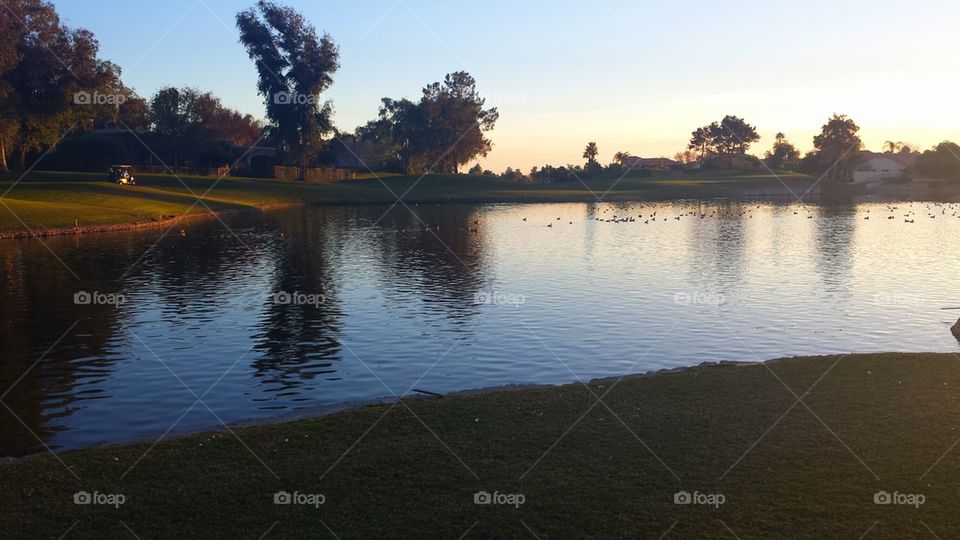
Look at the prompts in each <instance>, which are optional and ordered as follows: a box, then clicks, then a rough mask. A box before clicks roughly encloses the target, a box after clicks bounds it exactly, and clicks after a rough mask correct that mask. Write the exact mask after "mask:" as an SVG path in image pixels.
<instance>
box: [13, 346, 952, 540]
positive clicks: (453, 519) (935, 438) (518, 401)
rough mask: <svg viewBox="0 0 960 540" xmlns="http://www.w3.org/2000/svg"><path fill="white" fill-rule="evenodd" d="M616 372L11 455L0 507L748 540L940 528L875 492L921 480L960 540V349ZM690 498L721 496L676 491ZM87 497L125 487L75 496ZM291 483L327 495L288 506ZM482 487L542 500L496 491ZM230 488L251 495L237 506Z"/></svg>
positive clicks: (264, 525) (943, 525) (344, 531)
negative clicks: (958, 415) (959, 362)
mask: <svg viewBox="0 0 960 540" xmlns="http://www.w3.org/2000/svg"><path fill="white" fill-rule="evenodd" d="M617 379H618V377H614V378H613V379H610V378H606V379H593V380H592V381H591V382H589V383H584V384H579V383H578V384H567V385H562V386H551V387H542V386H534V387H527V388H523V387H504V388H499V389H497V390H494V391H491V390H489V389H488V390H485V391H466V392H458V393H451V394H448V395H446V396H445V397H444V398H435V399H404V400H403V402H402V405H398V406H390V405H387V404H380V405H374V406H368V407H361V408H357V409H353V410H349V411H345V412H341V413H339V414H331V415H328V416H326V417H321V418H310V419H305V420H299V421H292V422H285V423H271V424H262V425H257V426H251V427H246V428H242V429H237V430H236V431H235V432H233V430H230V429H227V428H225V429H223V430H220V431H208V432H205V433H203V434H199V435H195V436H192V437H182V438H176V439H169V440H168V439H164V440H162V441H157V442H156V443H154V444H151V442H149V441H147V442H141V443H137V444H130V445H119V446H109V447H101V448H87V449H79V450H76V451H67V452H62V453H59V454H57V455H55V456H51V455H46V454H40V455H37V457H35V458H30V459H27V460H21V461H20V462H18V463H17V465H18V466H15V467H0V478H2V479H3V481H4V485H5V487H6V488H7V489H5V490H4V491H3V492H2V493H0V506H2V507H3V508H4V516H5V518H7V521H8V522H9V523H11V524H13V526H14V527H15V529H14V530H17V531H18V533H19V534H20V536H30V537H51V536H52V537H60V536H63V533H64V531H68V530H69V531H70V532H71V534H72V535H73V536H77V537H94V536H96V537H104V536H108V537H118V538H120V537H123V535H128V534H129V533H128V530H132V531H136V533H137V534H138V535H142V537H144V538H147V537H163V538H165V537H181V536H190V537H206V536H217V537H242V536H245V535H249V533H250V531H256V532H257V533H258V534H260V533H261V532H262V531H268V530H271V529H273V528H274V527H277V529H276V532H277V533H278V535H279V536H284V537H298V538H299V537H308V536H309V537H319V536H320V535H323V534H330V531H335V534H336V535H337V536H338V537H343V538H348V537H349V538H383V537H397V538H407V537H418V536H423V535H424V534H427V535H429V536H431V537H432V536H436V537H452V538H457V537H460V536H463V533H464V531H465V530H472V531H474V532H475V534H476V536H478V537H483V538H519V537H523V535H524V533H525V532H526V533H527V534H529V529H532V530H535V531H536V532H537V534H538V536H539V537H543V538H548V537H549V538H568V537H577V536H590V537H596V538H614V537H616V538H619V537H631V538H634V537H654V536H656V535H662V534H663V531H668V530H672V531H675V532H676V534H675V536H678V537H683V538H717V537H719V536H720V533H719V532H718V531H720V530H721V529H722V526H721V527H719V528H718V520H723V521H724V522H725V523H727V524H729V527H731V528H732V530H734V531H736V535H737V536H738V537H740V538H764V537H769V536H770V531H777V534H778V535H779V536H785V537H791V538H814V537H823V535H824V533H823V531H829V532H830V533H831V535H832V536H835V537H838V538H839V537H850V538H858V537H861V536H863V534H864V531H869V530H870V529H872V528H874V527H877V528H878V530H879V531H881V533H880V536H883V537H885V538H886V537H889V538H913V537H920V536H922V530H926V529H924V527H923V525H920V524H918V523H917V522H916V519H915V518H914V517H912V516H915V515H916V514H913V512H915V510H914V508H904V509H903V512H910V513H911V517H907V515H906V514H904V517H903V518H902V519H901V518H899V517H896V518H894V517H891V516H895V515H899V514H891V513H890V512H891V510H892V509H891V508H890V507H888V506H880V507H878V506H877V504H878V503H876V494H877V493H880V492H882V491H886V492H891V493H892V492H894V491H898V492H900V493H917V494H923V496H924V504H923V508H922V518H923V521H924V525H926V526H927V528H928V529H930V530H935V531H937V533H938V534H940V535H941V536H942V537H943V538H948V537H956V536H960V523H957V521H956V519H955V513H956V504H955V501H956V495H955V493H954V492H955V486H956V485H957V483H958V482H960V467H958V466H957V464H958V460H960V456H958V455H957V454H956V453H955V452H953V453H951V452H950V450H951V449H953V447H954V446H956V437H957V435H956V426H955V425H954V424H955V420H956V419H955V418H954V414H953V413H954V412H955V411H956V410H958V409H957V408H958V407H960V396H958V394H957V393H956V391H955V390H954V389H955V388H956V386H957V385H958V384H960V374H958V372H957V369H956V356H955V354H953V353H878V354H856V355H843V354H835V355H828V356H813V357H810V356H802V357H785V358H781V359H776V360H771V361H768V362H763V363H760V362H748V363H736V362H733V363H710V362H708V363H705V364H701V365H698V366H691V367H685V368H680V369H667V370H660V371H657V372H653V373H647V374H636V375H631V376H627V377H624V378H622V379H620V384H617V385H612V384H610V383H609V381H610V380H617ZM605 381H606V382H605ZM800 392H802V394H800V395H801V396H802V402H801V401H800V400H799V399H798V393H800ZM597 398H600V399H599V400H598V399H597ZM601 402H602V403H601ZM171 421H172V418H171ZM945 452H946V454H945ZM918 479H919V480H918ZM684 492H686V493H695V494H696V493H700V494H722V495H723V502H722V503H719V504H717V505H714V506H709V507H704V508H697V507H695V506H692V505H690V504H688V503H684V502H680V503H679V504H678V503H677V495H678V494H681V493H684ZM91 493H92V494H94V495H97V494H99V496H100V497H101V498H102V497H103V496H107V497H109V496H115V497H117V498H119V497H121V496H122V500H120V502H119V503H117V504H114V503H112V502H110V501H106V502H97V504H89V503H84V502H80V503H79V504H78V503H77V497H78V494H80V495H83V494H91ZM290 493H293V494H294V495H295V496H296V495H297V494H300V496H303V495H311V494H313V495H316V497H319V501H320V502H319V503H316V504H315V503H314V502H312V501H309V500H308V501H300V500H297V504H290V503H288V502H284V501H283V500H280V502H278V499H277V497H278V495H283V494H290ZM483 493H488V494H489V493H494V494H496V493H499V494H501V495H503V494H508V495H509V494H521V495H523V501H524V502H521V503H519V504H515V505H514V504H512V503H510V501H507V502H506V503H500V502H499V501H498V502H497V504H489V503H485V502H483V501H482V499H480V502H478V494H483ZM301 499H302V497H301ZM225 501H226V504H229V505H230V507H231V508H235V509H236V510H237V511H236V512H232V513H231V514H230V515H229V516H227V515H226V514H224V512H223V509H224V507H225ZM880 504H882V503H880ZM278 505H279V506H278ZM424 508H429V509H431V511H430V512H429V513H423V512H418V510H422V509H424ZM707 512H709V513H707ZM883 516H887V518H886V519H884V520H883V522H882V525H876V522H877V521H878V520H879V518H881V517H883ZM321 520H322V522H321ZM520 520H522V523H521V522H520ZM118 521H120V522H122V525H121V524H120V523H118ZM278 524H279V525H278ZM124 525H125V526H126V529H125V528H124ZM880 527H882V529H879V528H880ZM651 535H654V536H651Z"/></svg>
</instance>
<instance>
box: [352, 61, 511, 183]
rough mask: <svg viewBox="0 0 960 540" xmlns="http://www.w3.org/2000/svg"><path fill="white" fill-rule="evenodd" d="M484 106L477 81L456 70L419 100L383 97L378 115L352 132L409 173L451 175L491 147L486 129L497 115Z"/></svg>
mask: <svg viewBox="0 0 960 540" xmlns="http://www.w3.org/2000/svg"><path fill="white" fill-rule="evenodd" d="M484 104H485V100H484V99H483V98H482V97H480V95H479V92H478V91H477V87H476V80H474V78H473V77H472V76H471V75H470V74H469V73H466V72H464V71H458V72H456V73H451V74H448V75H447V76H446V77H445V78H444V81H443V83H439V82H436V83H433V84H430V85H428V86H426V87H425V88H424V89H423V95H422V96H421V98H420V101H418V102H413V101H410V100H408V99H399V100H394V99H390V98H383V100H381V107H380V115H379V118H378V119H377V120H374V121H371V122H368V123H367V125H366V126H363V127H361V128H358V130H357V134H358V136H359V137H361V138H362V139H364V140H367V141H373V142H375V143H376V144H377V145H379V146H380V147H381V148H382V149H383V154H384V155H385V156H387V159H391V158H395V159H398V160H400V161H402V162H403V164H404V166H405V169H406V171H407V172H408V173H411V174H419V173H428V172H433V171H435V170H439V171H441V172H448V173H453V174H456V173H457V172H458V171H459V167H460V165H462V164H464V163H469V162H470V161H473V160H474V159H476V158H478V157H486V156H487V154H489V152H490V150H491V148H492V147H493V143H492V142H491V141H490V140H489V139H487V137H486V135H485V133H486V132H487V131H490V130H492V129H493V128H494V125H495V124H496V122H497V120H498V119H499V118H500V113H499V112H498V111H497V109H496V108H491V109H484V108H483V106H484Z"/></svg>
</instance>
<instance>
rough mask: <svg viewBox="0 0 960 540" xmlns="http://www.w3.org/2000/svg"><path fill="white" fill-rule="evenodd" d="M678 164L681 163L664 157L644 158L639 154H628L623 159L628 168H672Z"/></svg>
mask: <svg viewBox="0 0 960 540" xmlns="http://www.w3.org/2000/svg"><path fill="white" fill-rule="evenodd" d="M678 165H680V163H679V162H677V161H674V160H672V159H668V158H664V157H660V158H642V157H638V156H627V157H626V158H624V160H623V166H624V167H626V168H628V169H670V168H672V167H676V166H678Z"/></svg>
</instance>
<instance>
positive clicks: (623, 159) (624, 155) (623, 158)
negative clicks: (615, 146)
mask: <svg viewBox="0 0 960 540" xmlns="http://www.w3.org/2000/svg"><path fill="white" fill-rule="evenodd" d="M629 157H630V152H624V151H623V150H621V151H619V152H617V153H616V154H614V155H613V161H614V162H616V163H619V164H620V166H621V167H626V166H627V165H626V163H627V159H628V158H629Z"/></svg>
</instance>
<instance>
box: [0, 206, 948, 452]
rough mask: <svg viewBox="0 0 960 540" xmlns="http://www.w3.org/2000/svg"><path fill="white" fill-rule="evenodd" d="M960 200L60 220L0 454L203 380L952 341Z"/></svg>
mask: <svg viewBox="0 0 960 540" xmlns="http://www.w3.org/2000/svg"><path fill="white" fill-rule="evenodd" d="M920 206H921V205H918V207H917V208H916V211H917V214H918V216H923V215H924V214H923V212H922V210H924V209H923V208H920ZM957 211H960V207H956V208H951V212H952V213H953V214H954V215H952V216H948V215H947V214H946V213H944V214H942V218H941V219H940V220H939V221H935V220H933V219H930V220H922V219H917V220H916V221H917V222H916V223H915V224H911V225H908V224H906V223H904V222H903V219H902V217H899V213H902V212H903V211H902V210H897V211H895V212H894V211H892V210H890V209H889V207H888V206H887V205H881V204H860V205H853V204H852V203H849V202H844V203H842V204H837V205H830V206H804V205H800V204H771V203H763V202H759V203H758V202H755V201H733V200H731V201H720V202H717V201H713V202H697V201H693V202H684V203H676V204H672V203H671V204H664V203H660V204H656V203H617V204H604V203H589V204H554V205H444V206H440V205H420V206H412V207H410V208H409V209H408V208H405V207H403V206H399V205H398V206H397V207H395V208H392V209H388V208H387V207H381V206H370V207H331V208H301V209H293V210H285V211H278V212H271V213H267V214H264V215H261V216H238V217H234V218H232V219H230V220H229V226H230V230H227V229H225V228H224V227H223V226H222V225H221V224H220V223H218V222H216V221H209V222H202V223H197V224H195V225H193V226H190V227H187V228H186V230H185V231H183V233H182V234H181V232H180V231H179V230H174V231H172V232H170V233H169V234H161V233H162V231H149V232H141V233H134V234H109V235H100V236H82V237H71V238H59V239H50V240H46V241H45V242H46V245H47V246H49V248H50V250H51V251H52V252H53V253H51V251H48V250H47V248H46V247H45V246H44V245H43V244H41V243H39V242H35V241H18V242H5V243H3V244H0V313H2V315H3V316H2V319H0V343H2V350H0V354H2V357H0V392H3V394H2V396H3V397H2V398H0V401H2V403H3V404H5V405H6V406H7V407H9V408H10V409H11V410H12V411H14V412H15V413H16V416H14V415H13V414H11V413H10V412H9V411H8V410H7V409H6V408H5V407H0V453H2V454H3V455H20V454H25V453H30V452H35V451H38V450H42V449H43V445H48V446H49V447H51V448H54V449H61V448H73V447H78V446H84V445H89V444H95V443H98V442H104V441H117V440H128V439H132V438H137V437H143V436H150V435H158V434H160V433H163V432H165V431H166V430H167V429H171V427H173V432H174V433H176V432H181V431H189V430H195V429H202V428H205V427H211V426H214V425H216V423H217V418H216V417H214V416H213V415H212V414H211V413H209V411H205V410H203V408H202V407H195V408H194V409H193V410H191V409H190V407H191V405H193V404H194V403H195V401H196V399H197V397H199V396H202V397H203V400H204V403H205V404H206V405H207V406H209V407H210V409H211V410H213V411H215V413H216V416H217V417H219V418H222V419H224V420H225V421H227V422H231V421H238V420H245V419H252V418H266V417H271V416H275V415H276V414H278V413H280V412H282V411H291V410H295V409H298V408H306V407H316V406H320V405H324V404H330V403H333V402H339V401H345V400H355V399H365V398H373V397H377V396H383V395H389V394H391V393H397V394H399V393H402V392H404V391H406V390H408V389H409V387H410V386H411V385H413V384H415V383H417V384H420V385H421V387H425V388H430V389H433V390H437V391H451V390H456V389H464V388H475V387H482V386H493V385H499V384H507V383H537V382H539V383H544V382H546V383H561V382H568V381H571V380H573V379H574V378H575V376H574V375H572V374H571V371H573V372H574V373H575V374H576V377H581V378H589V377H594V376H611V375H619V374H622V373H623V372H624V371H625V370H627V369H629V370H632V371H646V370H648V369H659V368H662V367H675V366H680V365H691V364H696V363H699V362H702V361H707V360H751V359H756V358H757V357H762V358H771V357H775V356H782V355H792V354H804V353H829V352H846V351H865V350H957V349H958V347H957V342H956V341H955V340H953V338H952V337H951V336H950V334H949V331H946V330H945V329H944V328H943V321H942V320H941V319H942V313H941V312H940V311H939V308H940V307H942V306H945V305H951V304H955V303H956V299H957V298H960V285H958V284H957V283H956V281H955V280H953V279H952V278H953V275H954V273H955V269H956V261H957V260H958V256H960V252H958V250H960V218H958V217H957V216H956V213H957ZM892 213H897V215H898V218H897V219H893V220H887V219H884V218H885V217H888V216H887V214H892ZM654 214H656V217H655V218H654V217H653V215H654ZM613 216H618V218H617V219H613ZM641 216H643V217H641ZM867 216H870V217H871V218H872V219H870V220H867V219H864V218H865V217H867ZM627 217H629V218H631V219H630V221H627V222H623V221H619V220H622V219H624V218H627ZM947 218H950V219H947ZM893 245H895V246H896V247H897V249H896V253H895V254H892V251H891V250H890V246H893ZM54 254H55V255H54ZM58 257H59V259H60V260H62V261H63V263H64V264H61V262H60V260H58ZM79 291H87V292H91V293H92V292H97V293H101V294H113V295H122V297H123V298H124V301H123V302H119V303H116V304H99V303H92V304H82V303H80V304H78V303H76V302H75V301H74V294H76V293H78V292H79ZM491 293H493V294H494V298H496V297H497V296H496V294H504V295H507V296H511V295H512V296H511V297H513V298H517V297H522V298H524V302H523V303H521V304H516V303H515V304H513V305H502V304H498V302H496V301H490V297H491ZM893 293H896V294H897V295H899V296H896V297H895V298H898V299H900V301H899V303H896V302H886V303H885V302H880V301H877V298H878V295H881V294H893ZM282 294H286V295H288V296H287V297H285V298H287V301H283V299H282V298H281V299H280V301H278V297H277V295H282ZM298 295H299V296H298ZM909 295H912V296H909ZM891 298H893V297H892V296H891ZM904 298H908V299H911V302H905V301H903V299H904ZM298 299H306V300H309V301H299V300H298ZM310 299H312V300H310ZM678 299H686V301H678ZM703 299H706V300H708V301H707V302H700V300H703ZM711 299H712V301H710V300H711ZM718 299H722V301H719V300H718ZM838 313H840V315H838ZM904 321H906V322H904ZM61 337H62V339H60V338H61ZM544 343H546V344H548V345H549V349H548V348H546V347H544ZM745 345H746V347H745ZM746 349H749V350H746ZM641 353H642V354H641ZM555 355H561V356H562V357H563V363H560V362H557V358H556V356H555Z"/></svg>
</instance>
